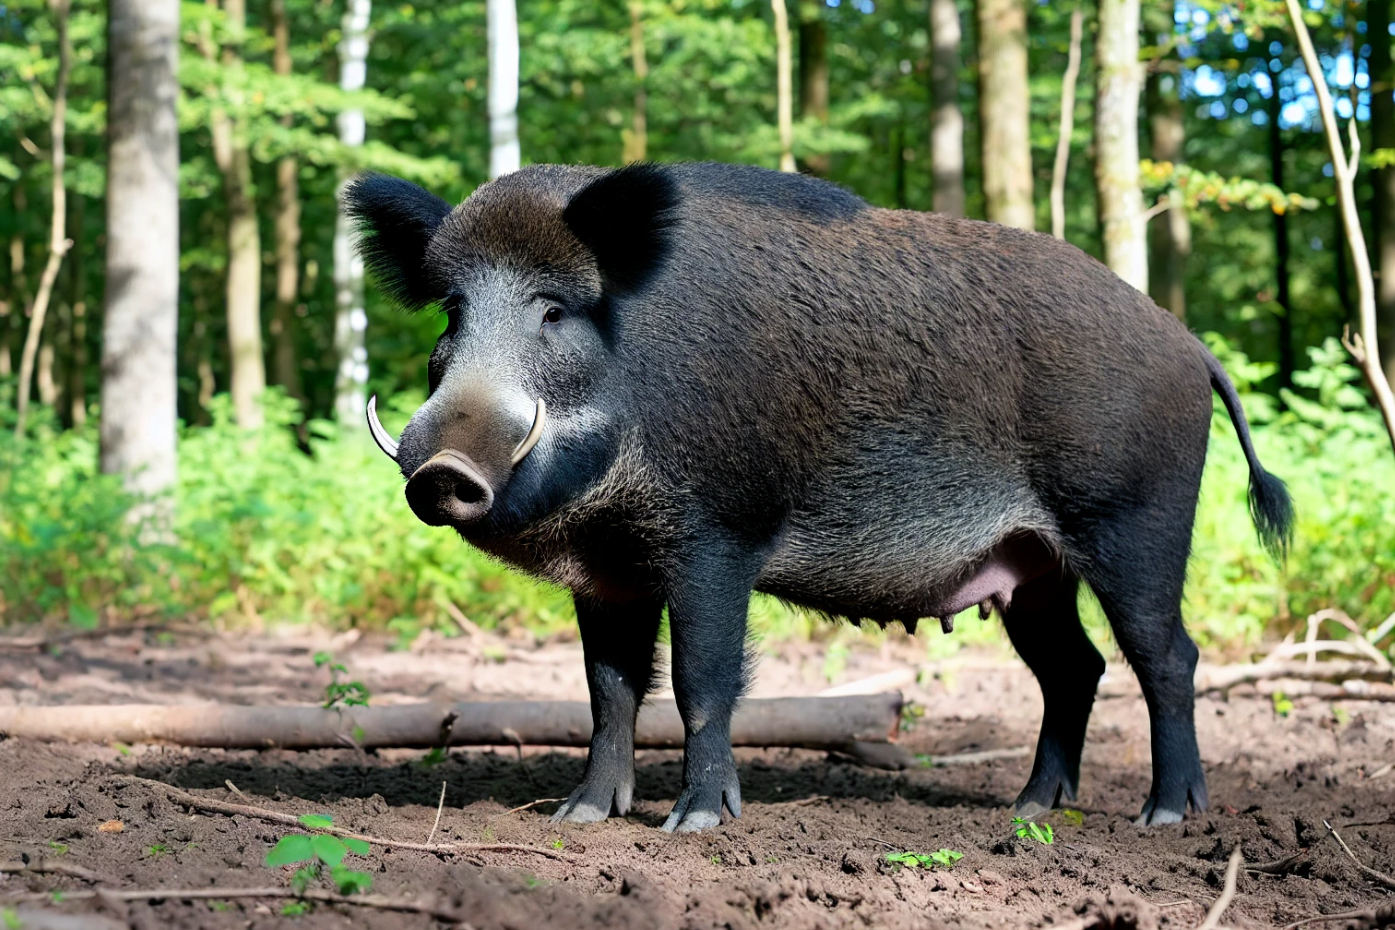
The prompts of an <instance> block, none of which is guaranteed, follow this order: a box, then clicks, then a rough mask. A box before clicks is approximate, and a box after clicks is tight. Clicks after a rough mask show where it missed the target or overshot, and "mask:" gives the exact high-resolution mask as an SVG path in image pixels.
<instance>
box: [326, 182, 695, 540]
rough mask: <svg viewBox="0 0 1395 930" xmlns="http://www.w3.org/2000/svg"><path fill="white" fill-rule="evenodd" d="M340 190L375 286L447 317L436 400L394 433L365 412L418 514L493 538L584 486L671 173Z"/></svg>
mask: <svg viewBox="0 0 1395 930" xmlns="http://www.w3.org/2000/svg"><path fill="white" fill-rule="evenodd" d="M344 198H345V205H346V210H347V212H348V213H349V215H350V216H351V217H352V218H353V219H354V220H355V221H356V223H357V225H358V229H359V251H360V254H361V255H362V256H363V259H364V262H365V265H366V266H367V268H368V270H369V272H370V273H371V274H372V275H373V277H374V279H375V280H376V281H377V283H378V286H379V287H380V288H381V289H382V290H383V291H384V292H385V293H386V294H387V295H388V297H389V298H390V299H392V300H394V301H395V302H396V303H398V304H399V305H401V306H402V307H404V308H406V309H409V310H423V309H427V308H432V307H435V308H438V309H439V311H440V312H442V313H445V314H446V315H447V324H446V327H445V331H444V332H442V333H441V336H440V338H439V339H438V340H437V343H436V347H435V349H434V351H433V352H432V353H431V359H430V363H429V365H428V373H429V380H430V384H429V388H430V396H429V398H428V400H427V401H426V403H425V404H423V405H422V407H421V408H420V409H419V410H417V412H416V413H415V414H414V415H413V416H412V419H411V421H410V422H409V423H408V424H407V426H406V428H405V429H404V430H403V432H402V436H401V439H400V441H399V442H396V443H394V442H393V440H392V438H391V437H390V436H389V435H388V434H387V432H386V431H385V430H384V429H383V428H382V426H381V425H380V424H379V423H378V421H377V416H376V414H375V412H374V410H373V405H372V404H371V403H370V406H369V421H370V426H371V427H372V429H373V435H374V438H375V439H376V440H377V441H378V444H379V445H380V446H381V447H382V448H383V451H384V452H386V453H387V454H388V455H390V456H391V457H393V458H394V459H395V460H396V461H397V463H398V466H399V467H400V469H401V471H402V474H403V476H404V477H406V478H407V489H406V493H407V500H408V502H409V503H410V504H411V507H412V510H413V512H415V513H416V515H417V517H419V518H420V519H421V520H422V521H423V522H424V523H427V524H430V525H433V526H441V525H449V526H453V527H455V528H456V529H457V530H459V531H460V532H461V533H462V534H463V535H466V536H467V537H469V538H471V539H487V538H489V537H491V536H495V535H499V534H508V533H510V532H512V531H515V530H517V529H519V528H521V527H522V526H524V525H525V524H526V523H527V522H528V521H529V520H531V519H534V518H536V517H538V516H540V515H542V514H544V513H546V512H548V511H549V510H551V509H552V508H554V507H556V506H558V505H560V504H562V503H564V502H565V501H567V500H568V499H570V498H572V497H573V496H575V495H576V494H578V493H580V491H581V490H583V489H584V488H585V487H586V486H588V485H589V484H590V483H591V482H592V481H594V480H595V479H596V478H597V477H598V476H599V475H600V474H601V473H602V472H603V471H604V469H605V468H606V467H607V465H608V464H609V463H610V460H611V459H612V458H613V457H614V453H615V448H616V445H617V427H618V423H617V406H618V405H617V401H616V396H617V389H616V387H615V385H613V384H611V383H610V382H611V381H613V380H614V379H613V378H612V377H611V374H612V372H613V371H614V370H615V368H616V366H615V365H613V364H612V361H613V355H614V353H615V352H616V351H617V345H616V342H617V332H618V321H617V307H618V306H620V305H622V304H623V302H624V300H625V298H626V297H628V296H629V295H631V294H633V293H635V292H636V291H638V290H639V289H641V288H642V287H643V286H644V284H645V281H646V280H647V279H648V278H649V277H650V276H651V275H652V274H653V273H654V271H655V270H657V268H658V267H659V265H660V264H661V263H662V262H663V259H664V256H665V255H666V253H667V251H668V238H669V237H668V228H669V225H670V224H671V223H672V215H673V213H674V210H675V207H676V198H677V194H676V191H675V189H674V186H673V182H672V181H671V180H670V179H669V178H668V176H667V175H665V174H664V173H663V172H662V170H661V169H658V168H655V167H653V166H649V165H634V166H630V167H627V168H621V169H618V170H614V171H604V170H599V169H593V168H562V167H556V166H546V165H543V166H534V167H530V168H525V169H523V170H521V171H518V172H516V173H514V174H511V175H507V176H505V177H502V178H499V179H498V180H495V181H492V182H490V183H488V184H486V185H484V186H482V187H480V188H479V189H478V190H476V191H475V192H474V194H473V195H471V196H470V197H469V198H468V199H467V200H466V201H465V202H464V203H462V204H461V205H460V206H458V207H456V208H454V209H452V208H451V207H450V205H449V204H447V203H446V202H445V201H444V200H441V199H440V198H439V197H436V196H435V195H433V194H430V193H428V192H427V191H425V190H423V189H422V188H420V187H418V186H416V185H415V184H411V183H409V182H407V181H403V180H400V179H397V178H391V177H386V176H383V175H376V174H369V175H363V176H360V177H358V178H356V179H354V180H353V181H351V182H350V183H349V184H348V185H347V187H346V189H345V194H344Z"/></svg>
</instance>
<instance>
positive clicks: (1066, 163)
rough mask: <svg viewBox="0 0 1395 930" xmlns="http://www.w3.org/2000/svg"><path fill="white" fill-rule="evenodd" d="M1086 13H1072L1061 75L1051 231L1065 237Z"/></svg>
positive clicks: (1075, 11)
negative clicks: (1072, 139)
mask: <svg viewBox="0 0 1395 930" xmlns="http://www.w3.org/2000/svg"><path fill="white" fill-rule="evenodd" d="M1084 22H1085V14H1084V12H1083V11H1082V10H1080V9H1079V8H1078V7H1077V8H1076V9H1075V10H1073V11H1072V12H1071V14H1070V50H1069V52H1068V54H1067V56H1066V73H1065V75H1064V76H1063V77H1062V78H1061V123H1060V127H1059V128H1058V129H1057V134H1056V162H1055V164H1054V165H1053V166H1052V168H1051V235H1053V236H1055V237H1056V238H1057V239H1064V238H1066V169H1067V168H1069V167H1070V142H1071V136H1072V135H1074V133H1075V82H1076V79H1078V78H1079V77H1080V39H1081V32H1082V30H1083V29H1084Z"/></svg>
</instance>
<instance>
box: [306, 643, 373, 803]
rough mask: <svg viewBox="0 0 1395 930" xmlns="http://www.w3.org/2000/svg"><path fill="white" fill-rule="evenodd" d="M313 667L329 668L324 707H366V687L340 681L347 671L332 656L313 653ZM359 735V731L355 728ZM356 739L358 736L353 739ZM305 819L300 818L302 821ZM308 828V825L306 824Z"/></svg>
mask: <svg viewBox="0 0 1395 930" xmlns="http://www.w3.org/2000/svg"><path fill="white" fill-rule="evenodd" d="M314 658H315V667H316V668H321V667H323V666H326V665H328V666H329V676H330V678H329V684H327V685H325V703H324V706H325V707H341V706H342V707H367V706H368V699H369V698H370V697H372V693H371V692H370V691H369V690H368V686H367V685H365V684H364V683H363V682H361V681H340V680H339V676H340V675H347V674H348V673H349V670H348V669H347V668H346V667H345V666H344V663H342V662H335V661H334V656H332V655H330V654H329V653H328V652H317V653H315V657H314ZM355 729H356V730H358V732H359V733H361V732H362V730H361V729H359V728H355ZM354 738H355V739H358V736H355V737H354ZM304 819H305V818H303V817H302V818H301V820H302V821H303V820H304ZM307 826H309V824H307Z"/></svg>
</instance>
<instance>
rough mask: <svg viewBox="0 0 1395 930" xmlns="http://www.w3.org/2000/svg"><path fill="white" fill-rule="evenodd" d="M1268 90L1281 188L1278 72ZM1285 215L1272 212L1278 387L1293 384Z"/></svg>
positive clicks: (1272, 157)
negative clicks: (1277, 336)
mask: <svg viewBox="0 0 1395 930" xmlns="http://www.w3.org/2000/svg"><path fill="white" fill-rule="evenodd" d="M1272 80H1273V86H1272V88H1271V90H1270V93H1269V180H1270V181H1271V182H1273V184H1274V186H1275V187H1277V188H1278V189H1279V190H1284V189H1285V188H1284V136H1283V132H1282V131H1281V130H1280V129H1279V114H1280V113H1281V112H1282V111H1283V107H1284V105H1283V101H1282V100H1280V99H1279V75H1277V74H1276V75H1273V77H1272ZM1288 257H1289V247H1288V216H1287V215H1285V214H1283V213H1275V214H1274V292H1275V293H1274V301H1275V303H1277V304H1278V305H1279V387H1281V388H1292V387H1293V304H1292V303H1291V302H1290V301H1289V291H1288Z"/></svg>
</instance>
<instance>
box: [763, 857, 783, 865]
mask: <svg viewBox="0 0 1395 930" xmlns="http://www.w3.org/2000/svg"><path fill="white" fill-rule="evenodd" d="M765 861H766V862H771V863H774V862H779V861H780V857H779V856H766V857H765Z"/></svg>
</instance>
